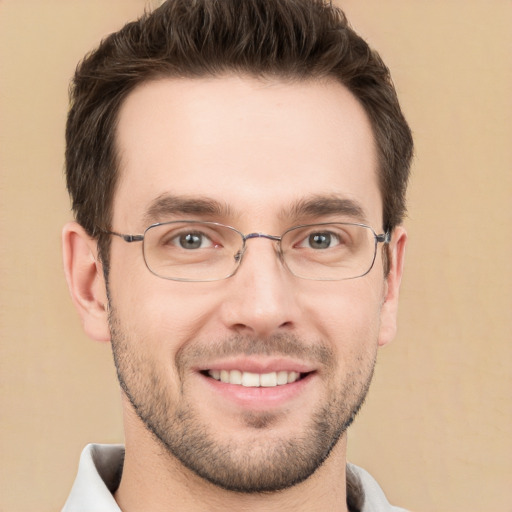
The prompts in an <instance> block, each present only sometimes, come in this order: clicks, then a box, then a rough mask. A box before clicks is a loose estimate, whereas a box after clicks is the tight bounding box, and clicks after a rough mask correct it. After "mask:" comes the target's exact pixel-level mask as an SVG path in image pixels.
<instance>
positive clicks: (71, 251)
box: [62, 222, 110, 341]
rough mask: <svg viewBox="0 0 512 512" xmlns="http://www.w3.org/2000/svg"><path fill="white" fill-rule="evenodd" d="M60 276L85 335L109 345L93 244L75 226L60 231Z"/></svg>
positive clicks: (102, 288)
mask: <svg viewBox="0 0 512 512" xmlns="http://www.w3.org/2000/svg"><path fill="white" fill-rule="evenodd" d="M62 255H63V260H64V273H65V274H66V280H67V282H68V287H69V291H70V293H71V298H72V300H73V303H74V305H75V307H76V309H77V311H78V314H79V315H80V318H81V320H82V326H83V329H84V331H85V333H86V334H87V335H88V336H89V337H90V338H92V339H94V340H96V341H110V329H109V326H108V301H107V291H106V286H105V279H104V276H103V268H102V265H101V262H100V261H99V258H98V254H97V243H96V240H95V239H93V238H91V237H90V236H89V235H88V234H87V233H86V231H85V230H84V228H83V227H82V226H80V225H79V224H78V223H76V222H70V223H68V224H66V225H65V226H64V229H63V230H62Z"/></svg>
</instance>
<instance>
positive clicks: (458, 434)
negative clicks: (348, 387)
mask: <svg viewBox="0 0 512 512" xmlns="http://www.w3.org/2000/svg"><path fill="white" fill-rule="evenodd" d="M146 3H147V2H145V1H144V0H115V1H114V0H109V1H108V2H105V1H104V0H88V1H83V0H46V1H44V0H0V66H1V68H0V143H1V154H0V165H1V178H0V180H1V181H0V194H1V199H0V205H1V206H0V207H1V221H0V222H1V223H0V251H1V259H2V266H1V274H0V280H1V281H0V282H1V298H0V301H1V302H0V315H1V316H0V325H1V333H0V335H1V338H0V339H1V354H0V357H1V358H0V364H1V373H0V379H1V381H0V383H1V389H0V415H1V416H0V421H1V437H0V511H2V512H47V511H48V512H49V511H55V510H58V509H59V508H60V506H62V504H63V502H64V500H65V497H66V495H67V493H68V491H69V489H70V487H71V484H72V481H73V479H74V476H75V471H76V465H77V462H78V457H79V454H80V451H81V449H82V447H83V446H84V445H85V444H86V443H88V442H90V441H96V442H120V441H122V425H121V419H120V406H119V397H118V390H117V384H116V381H115V377H114V372H113V369H112V364H111V361H110V353H109V347H108V346H107V345H100V344H97V343H95V342H92V341H89V340H88V339H86V337H85V336H84V335H83V334H82V332H81V328H80V325H79V321H78V317H77V315H76V313H75V312H74V310H73V307H72V305H71V302H70V300H69V298H68V293H67V289H66V285H65V282H64V277H63V274H62V271H61V259H60V228H61V226H62V224H63V223H64V222H65V221H66V220H68V219H70V218H71V215H70V213H69V203H68V199H67V195H66V193H65V190H64V181H63V177H62V169H63V130H64V122H65V116H66V109H67V84H68V80H69V78H70V76H71V74H72V73H73V69H74V66H75V64H76V62H77V61H78V60H79V58H81V56H82V55H83V54H84V53H85V52H86V51H87V50H88V49H90V48H91V47H92V46H93V45H95V44H96V43H97V42H98V41H99V39H100V38H101V37H102V36H103V35H105V34H107V33H108V32H110V31H113V30H115V29H116V28H118V27H119V26H120V24H121V23H122V22H123V21H125V20H128V19H130V18H132V17H134V16H135V15H137V14H139V13H141V12H142V10H143V8H144V5H145V4H146ZM340 4H342V5H343V6H344V7H345V9H346V11H347V13H348V15H349V17H350V19H351V20H352V24H353V25H354V26H355V27H356V28H357V29H358V30H359V31H360V32H361V33H362V34H363V35H364V36H365V37H366V38H367V39H368V40H369V41H370V43H371V44H372V45H374V46H375V47H376V48H378V49H379V50H380V52H381V54H382V55H383V57H384V59H385V60H386V62H387V63H388V65H389V66H390V68H391V70H392V72H393V76H394V80H395V83H396V86H397V89H398V91H399V95H400V97H401V101H402V104H403V107H404V110H405V112H406V115H407V116H408V119H409V120H410V123H411V125H412V128H413V131H414V133H415V136H416V144H417V156H416V160H415V165H414V175H413V181H412V185H411V190H410V195H409V197H410V209H409V219H408V220H407V226H408V229H409V232H410V245H409V249H408V255H407V269H406V274H405V278H404V283H403V293H402V297H401V312H400V331H399V335H398V338H397V339H396V341H395V342H394V343H393V344H392V345H391V346H389V347H387V348H386V349H384V350H383V352H382V353H381V357H380V360H379V363H378V368H377V374H376V378H375V382H374V386H373V389H372V391H371V392H370V397H369V399H368V402H367V405H366V407H365V409H364V411H363V412H362V413H361V415H360V417H359V418H358V420H357V421H356V424H355V426H354V427H353V428H352V430H351V433H350V436H349V438H350V442H349V445H350V452H349V456H350V459H351V460H352V461H353V462H355V463H357V464H360V465H362V466H364V467H365V468H367V469H368V470H369V471H370V472H372V473H373V474H374V475H375V476H376V478H377V480H378V481H379V482H380V483H381V484H382V486H383V487H384V489H385V490H386V492H387V494H388V496H389V498H390V500H391V501H392V502H395V503H397V504H401V505H403V506H406V507H409V508H411V509H413V510H415V511H418V512H428V511H449V512H472V511H475V512H476V511H481V510H485V511H491V512H495V511H496V512H499V511H503V512H505V511H508V512H510V511H511V510H512V485H511V483H512V400H511V390H512V379H511V368H512V321H511V316H512V307H511V306H512V293H511V291H512V271H511V254H512V236H511V226H512V206H511V203H512V201H511V198H512V149H511V148H512V130H511V114H512V96H511V91H512V88H511V86H512V68H511V62H512V36H511V31H510V26H511V21H512V16H511V15H512V2H510V1H509V0H479V1H477V0H458V1H457V0H451V1H446V0H430V1H428V2H426V1H420V0H417V1H413V0H389V1H382V0H366V1H364V2H362V1H357V0H346V1H343V0H342V1H340Z"/></svg>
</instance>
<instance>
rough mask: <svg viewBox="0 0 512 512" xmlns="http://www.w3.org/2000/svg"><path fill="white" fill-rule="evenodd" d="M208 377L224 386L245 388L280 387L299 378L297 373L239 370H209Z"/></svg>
mask: <svg viewBox="0 0 512 512" xmlns="http://www.w3.org/2000/svg"><path fill="white" fill-rule="evenodd" d="M208 375H209V376H210V377H213V378H214V379H215V380H220V381H221V382H225V383H226V384H238V385H242V386H245V387H247V388H257V387H260V386H261V387H267V388H268V387H273V386H282V385H283V384H289V383H292V382H295V381H296V380H298V378H299V377H300V373H298V372H286V371H281V372H270V373H251V372H241V371H240V370H209V371H208Z"/></svg>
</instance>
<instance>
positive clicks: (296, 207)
mask: <svg viewBox="0 0 512 512" xmlns="http://www.w3.org/2000/svg"><path fill="white" fill-rule="evenodd" d="M178 215H179V216H181V215H190V216H194V217H203V218H204V217H207V218H212V217H215V218H224V219H226V218H232V217H233V216H234V215H235V216H236V215H238V216H239V213H238V212H235V211H234V210H233V209H232V208H231V207H230V206H229V205H228V204H226V203H221V202H219V201H217V200H215V199H211V198H208V197H186V196H175V195H172V194H162V195H160V196H158V197H157V198H156V199H154V200H153V201H152V202H151V203H150V204H149V206H148V208H147V209H146V211H145V213H144V217H143V219H144V222H145V223H146V224H147V225H150V224H154V223H156V222H162V221H165V220H168V219H169V217H171V216H178ZM332 215H341V216H343V217H350V219H351V220H355V221H359V222H363V223H365V222H367V218H366V215H365V213H364V209H363V208H362V206H361V205H360V204H359V203H358V202H356V201H354V200H352V199H348V198H344V197H339V196H337V195H314V196H311V197H308V198H304V199H300V200H298V201H296V202H295V203H292V205H291V207H290V206H289V207H284V208H283V209H282V210H281V212H280V213H279V217H280V218H282V219H288V220H289V221H290V222H297V221H298V220H299V219H310V218H316V217H326V216H332Z"/></svg>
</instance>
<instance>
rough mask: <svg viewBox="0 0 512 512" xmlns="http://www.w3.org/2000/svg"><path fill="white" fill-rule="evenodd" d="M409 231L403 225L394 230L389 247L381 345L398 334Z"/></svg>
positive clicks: (381, 318) (381, 323)
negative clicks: (399, 298) (400, 294)
mask: <svg viewBox="0 0 512 512" xmlns="http://www.w3.org/2000/svg"><path fill="white" fill-rule="evenodd" d="M406 243H407V233H406V231H405V229H404V228H403V227H402V226H398V227H396V228H395V229H394V230H393V235H392V238H391V242H390V243H389V247H388V255H389V256H388V257H389V274H388V275H387V277H386V282H385V287H384V296H383V303H382V308H381V311H380V330H379V346H383V345H386V344H387V343H389V342H390V341H391V340H393V338H394V337H395V335H396V329H397V314H398V295H399V291H400V283H401V281H402V273H403V269H404V258H405V245H406Z"/></svg>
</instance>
